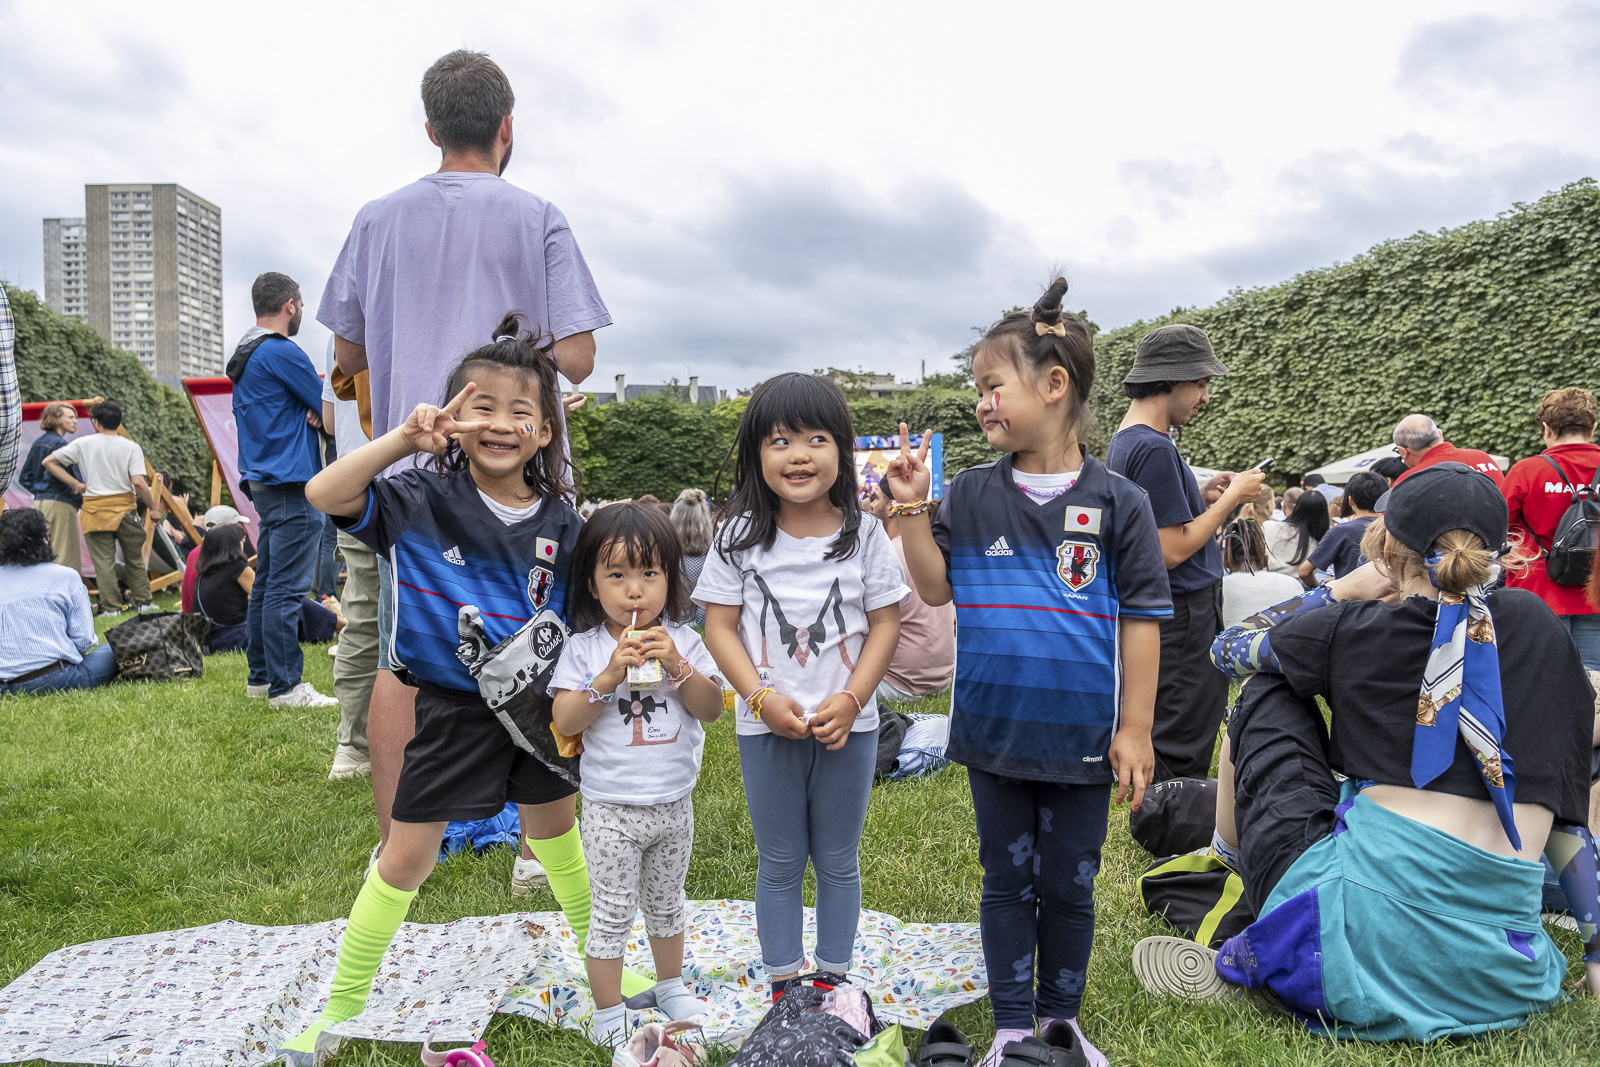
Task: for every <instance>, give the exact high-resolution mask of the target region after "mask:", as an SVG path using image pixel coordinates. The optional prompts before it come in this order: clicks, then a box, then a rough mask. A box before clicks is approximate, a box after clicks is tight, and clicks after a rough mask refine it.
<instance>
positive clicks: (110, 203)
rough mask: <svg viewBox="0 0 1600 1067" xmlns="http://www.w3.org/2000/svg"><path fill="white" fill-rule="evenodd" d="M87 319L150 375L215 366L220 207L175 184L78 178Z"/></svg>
mask: <svg viewBox="0 0 1600 1067" xmlns="http://www.w3.org/2000/svg"><path fill="white" fill-rule="evenodd" d="M83 193H84V196H83V199H84V219H85V228H86V230H87V246H88V247H87V254H86V259H87V264H88V267H87V273H88V286H87V300H86V304H87V307H88V322H89V325H91V326H93V327H94V328H95V329H96V330H98V331H100V334H101V336H103V337H105V338H106V340H108V341H110V342H111V343H112V344H113V345H115V346H117V347H118V348H124V349H127V350H128V351H130V352H133V353H134V354H135V355H137V356H138V357H139V362H141V363H143V364H144V367H145V370H147V371H149V372H150V373H151V374H152V375H154V376H155V377H156V378H157V379H158V380H160V381H164V382H166V383H167V384H169V385H172V386H174V387H176V386H177V385H178V380H179V379H180V378H193V377H209V376H214V375H219V374H221V373H222V366H223V354H222V212H221V211H220V210H218V208H217V206H216V205H215V204H212V203H210V202H209V201H207V200H203V199H201V198H200V197H198V196H196V195H195V194H193V193H191V192H190V191H189V190H187V189H185V188H184V187H183V186H181V185H86V186H84V187H83Z"/></svg>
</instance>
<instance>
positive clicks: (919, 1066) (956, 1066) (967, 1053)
mask: <svg viewBox="0 0 1600 1067" xmlns="http://www.w3.org/2000/svg"><path fill="white" fill-rule="evenodd" d="M972 1057H973V1051H972V1046H971V1045H969V1044H967V1039H966V1037H964V1036H963V1035H962V1033H961V1031H960V1030H957V1029H956V1028H955V1027H954V1026H951V1025H950V1024H949V1023H947V1022H945V1021H944V1020H943V1019H936V1020H934V1023H933V1025H932V1026H930V1027H928V1032H927V1033H925V1034H923V1035H922V1044H920V1045H918V1046H917V1056H916V1061H915V1062H916V1067H972Z"/></svg>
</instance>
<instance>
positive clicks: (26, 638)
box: [0, 508, 117, 693]
mask: <svg viewBox="0 0 1600 1067" xmlns="http://www.w3.org/2000/svg"><path fill="white" fill-rule="evenodd" d="M55 558H56V555H55V550H54V549H53V548H51V547H50V524H49V522H48V521H46V519H45V517H44V516H43V515H42V514H40V513H39V512H37V511H34V510H33V509H32V508H16V509H12V510H9V511H3V512H0V693H49V692H54V691H55V690H58V689H93V688H94V687H95V686H100V685H104V684H105V683H107V682H109V681H110V680H111V678H112V676H113V675H115V674H116V673H117V658H116V656H115V655H114V654H113V653H112V651H111V646H110V645H106V644H97V643H96V642H97V641H98V638H97V637H96V636H95V632H94V611H93V610H92V609H91V608H90V607H89V594H88V593H87V592H86V591H85V590H84V587H83V579H81V578H79V577H78V572H77V571H75V570H73V569H72V568H71V567H63V566H62V565H60V564H59V563H57V562H55Z"/></svg>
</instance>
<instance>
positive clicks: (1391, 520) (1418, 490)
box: [1373, 463, 1509, 556]
mask: <svg viewBox="0 0 1600 1067" xmlns="http://www.w3.org/2000/svg"><path fill="white" fill-rule="evenodd" d="M1373 510H1374V511H1376V512H1378V513H1379V514H1380V515H1382V516H1383V528H1384V529H1385V530H1387V531H1388V532H1389V533H1392V534H1394V536H1395V537H1396V538H1397V539H1398V540H1399V541H1400V543H1401V544H1403V545H1405V546H1406V547H1407V548H1409V549H1411V550H1412V551H1414V552H1417V553H1418V554H1420V555H1424V556H1425V555H1427V554H1428V552H1429V551H1431V550H1432V548H1433V543H1434V542H1435V541H1437V540H1438V539H1439V536H1440V535H1441V534H1444V533H1448V532H1449V531H1451V530H1470V531H1472V532H1473V533H1475V534H1477V535H1478V536H1479V537H1481V538H1483V543H1484V545H1486V546H1487V547H1488V549H1489V551H1491V552H1497V551H1499V550H1500V549H1501V548H1502V547H1504V545H1505V542H1506V527H1507V525H1508V521H1509V520H1508V518H1507V512H1506V498H1505V497H1503V496H1501V495H1500V490H1499V488H1497V487H1496V486H1495V484H1494V483H1493V482H1492V481H1490V480H1489V477H1488V475H1486V474H1484V473H1483V472H1481V471H1475V470H1473V469H1472V468H1471V467H1469V466H1467V465H1466V464H1464V463H1435V464H1434V465H1433V466H1431V467H1423V468H1422V469H1421V470H1417V471H1413V472H1411V473H1410V474H1408V475H1406V476H1405V477H1404V478H1402V479H1400V481H1399V482H1398V483H1397V484H1396V485H1395V486H1394V487H1393V488H1392V489H1390V490H1389V491H1388V492H1386V493H1384V494H1383V495H1382V496H1380V497H1379V498H1378V503H1377V504H1376V505H1374V507H1373Z"/></svg>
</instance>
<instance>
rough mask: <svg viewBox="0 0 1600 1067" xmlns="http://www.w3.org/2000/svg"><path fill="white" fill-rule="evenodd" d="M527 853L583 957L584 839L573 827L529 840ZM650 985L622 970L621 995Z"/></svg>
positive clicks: (586, 897)
mask: <svg viewBox="0 0 1600 1067" xmlns="http://www.w3.org/2000/svg"><path fill="white" fill-rule="evenodd" d="M528 850H529V851H530V852H532V853H533V856H534V858H535V859H537V860H538V861H539V865H540V866H541V867H543V868H544V873H545V876H546V877H547V878H549V879H550V892H551V893H554V894H555V898H556V903H557V904H559V905H560V906H561V913H562V914H563V915H565V916H566V917H567V925H568V926H570V927H572V936H573V937H575V938H576V939H577V942H578V955H579V956H582V955H583V945H584V941H585V940H586V939H587V938H588V936H589V867H588V865H587V864H586V863H585V862H584V860H583V839H582V838H581V837H579V836H578V828H577V827H576V826H574V827H573V828H572V829H570V830H568V831H567V832H566V833H564V834H562V835H561V836H560V837H546V838H543V839H535V838H532V837H530V838H528ZM650 986H651V982H650V980H649V979H648V978H646V977H645V976H644V975H642V974H639V973H638V972H637V971H633V970H629V969H627V968H624V969H623V971H622V995H623V996H625V997H632V996H637V995H638V994H640V993H643V992H644V991H645V990H646V989H649V988H650Z"/></svg>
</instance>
